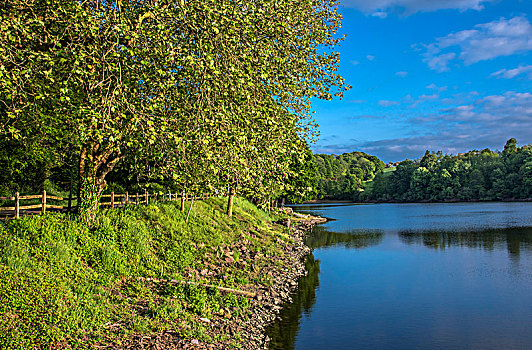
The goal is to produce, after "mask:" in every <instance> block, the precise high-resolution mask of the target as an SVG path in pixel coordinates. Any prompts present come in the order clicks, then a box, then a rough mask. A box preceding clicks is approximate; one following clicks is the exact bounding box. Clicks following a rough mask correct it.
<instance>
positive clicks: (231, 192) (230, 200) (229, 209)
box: [227, 186, 235, 217]
mask: <svg viewBox="0 0 532 350" xmlns="http://www.w3.org/2000/svg"><path fill="white" fill-rule="evenodd" d="M234 199H235V186H231V188H230V189H229V198H228V200H227V216H229V217H232V216H233V201H234Z"/></svg>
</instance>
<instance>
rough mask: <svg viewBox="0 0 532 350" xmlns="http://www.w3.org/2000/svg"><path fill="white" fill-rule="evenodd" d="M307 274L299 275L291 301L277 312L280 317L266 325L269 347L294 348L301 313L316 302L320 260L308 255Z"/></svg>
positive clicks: (307, 312)
mask: <svg viewBox="0 0 532 350" xmlns="http://www.w3.org/2000/svg"><path fill="white" fill-rule="evenodd" d="M305 267H306V268H307V271H308V275H307V276H304V277H301V279H300V280H299V282H298V286H297V292H296V293H295V295H292V298H293V303H292V304H288V305H285V306H284V308H283V309H282V310H281V313H280V314H279V317H280V319H278V320H277V321H275V323H274V324H273V325H271V326H270V327H268V329H267V330H266V334H267V335H268V336H269V337H270V339H271V342H270V349H274V350H275V349H278V350H281V349H283V350H284V349H286V350H289V349H294V347H295V341H296V335H297V332H298V330H299V324H300V321H301V316H302V315H303V313H305V314H309V313H310V310H311V309H312V307H313V306H314V304H315V302H316V289H317V288H318V286H319V285H320V280H319V273H320V261H319V260H315V259H314V256H313V255H309V256H308V257H307V259H306V261H305Z"/></svg>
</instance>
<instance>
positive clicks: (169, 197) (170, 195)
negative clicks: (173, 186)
mask: <svg viewBox="0 0 532 350" xmlns="http://www.w3.org/2000/svg"><path fill="white" fill-rule="evenodd" d="M171 200H172V194H171V193H170V191H168V201H169V202H170V201H171Z"/></svg>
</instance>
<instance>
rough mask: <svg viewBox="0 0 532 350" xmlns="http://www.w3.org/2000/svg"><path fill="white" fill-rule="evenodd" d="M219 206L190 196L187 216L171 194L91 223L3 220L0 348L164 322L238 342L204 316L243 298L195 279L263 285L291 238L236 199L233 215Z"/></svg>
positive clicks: (232, 310) (122, 334) (108, 337)
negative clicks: (210, 327)
mask: <svg viewBox="0 0 532 350" xmlns="http://www.w3.org/2000/svg"><path fill="white" fill-rule="evenodd" d="M224 204H225V202H224V199H216V198H212V199H209V200H207V201H206V202H197V203H194V207H193V209H192V212H191V215H190V219H189V222H188V223H186V222H185V217H186V212H185V213H182V212H180V211H179V208H178V206H179V204H178V203H174V202H170V203H159V204H151V205H148V206H135V207H128V208H117V209H112V210H105V211H102V212H101V213H99V215H98V218H97V220H96V222H95V224H94V226H93V227H91V228H88V227H86V226H85V225H83V224H82V223H81V222H80V221H78V220H77V219H76V218H75V217H73V216H70V215H66V214H47V215H44V216H33V217H25V218H22V219H19V220H9V221H6V222H3V223H0V348H2V349H25V348H87V347H91V346H93V345H95V344H96V345H106V344H115V345H120V344H121V343H123V342H124V341H128V339H130V338H131V335H133V334H139V333H156V332H160V331H163V330H168V329H171V330H172V331H175V332H176V333H177V334H179V337H180V338H184V339H187V338H194V339H199V340H200V341H202V342H207V343H209V342H217V341H226V342H227V343H229V344H233V345H234V346H238V345H239V334H225V333H224V332H219V333H217V334H213V333H212V332H207V327H208V323H206V322H205V319H208V318H211V317H222V318H225V319H231V318H234V317H235V316H238V315H239V314H240V313H242V312H245V310H246V308H247V307H248V304H249V300H248V299H247V298H246V297H245V296H238V295H235V294H233V293H221V292H220V291H219V290H217V289H216V288H210V287H204V286H201V285H200V284H198V283H205V284H212V285H219V286H224V287H230V288H235V289H241V290H253V288H254V287H255V286H258V285H268V284H270V283H271V276H268V275H267V274H261V273H259V271H260V270H261V268H263V267H264V266H266V265H274V264H276V259H275V257H276V256H277V255H279V254H283V250H282V247H283V246H286V243H287V242H288V241H289V238H288V236H287V235H286V233H285V232H283V230H282V229H281V228H277V229H274V228H272V225H271V220H272V219H271V218H270V217H269V216H268V214H267V213H265V212H264V211H261V210H259V209H257V208H256V207H255V206H253V205H252V204H251V203H249V202H247V201H245V200H242V199H238V200H236V203H235V208H234V218H233V219H231V218H228V217H227V216H226V215H225V214H224V213H223V212H224V211H223V207H224ZM187 206H188V205H187ZM187 209H188V208H187ZM146 278H150V279H151V280H146ZM167 280H175V281H177V282H175V281H174V283H162V282H161V281H167ZM153 281H156V282H153ZM180 281H186V282H194V284H188V283H180ZM207 321H208V320H207Z"/></svg>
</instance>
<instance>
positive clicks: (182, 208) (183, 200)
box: [176, 190, 186, 212]
mask: <svg viewBox="0 0 532 350" xmlns="http://www.w3.org/2000/svg"><path fill="white" fill-rule="evenodd" d="M185 195H186V194H185V190H183V193H182V194H181V211H183V212H184V211H185ZM176 198H177V193H176Z"/></svg>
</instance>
